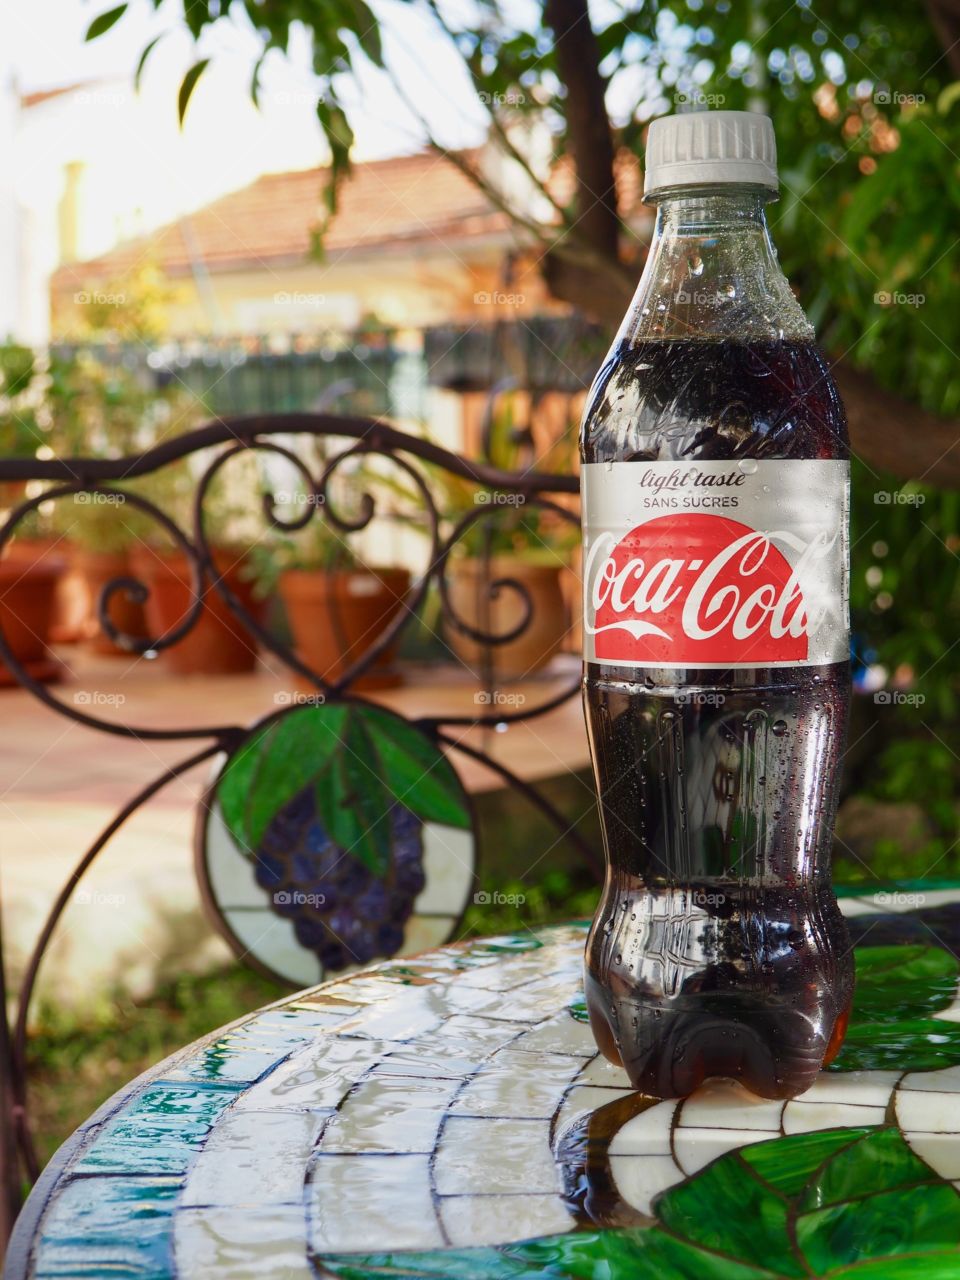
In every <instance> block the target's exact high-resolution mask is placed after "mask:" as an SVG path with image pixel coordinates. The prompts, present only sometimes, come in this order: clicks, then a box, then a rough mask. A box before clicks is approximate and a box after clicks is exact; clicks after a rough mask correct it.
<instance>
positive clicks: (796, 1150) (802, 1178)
mask: <svg viewBox="0 0 960 1280" xmlns="http://www.w3.org/2000/svg"><path fill="white" fill-rule="evenodd" d="M873 1132H874V1130H873V1129H872V1128H871V1129H827V1130H826V1131H824V1132H821V1133H798V1134H794V1135H792V1136H791V1137H789V1138H778V1139H777V1140H776V1141H775V1142H758V1143H755V1144H754V1145H753V1146H749V1147H744V1148H743V1149H742V1150H741V1152H740V1155H741V1157H742V1158H743V1159H744V1160H745V1161H746V1162H747V1164H748V1165H750V1167H751V1168H752V1169H754V1170H756V1172H757V1174H758V1175H759V1176H760V1177H761V1178H763V1180H764V1181H765V1182H768V1183H769V1184H770V1185H771V1186H772V1187H774V1188H775V1189H776V1190H777V1191H781V1192H782V1193H783V1194H784V1195H787V1196H795V1195H797V1194H798V1193H799V1192H800V1191H802V1190H803V1188H804V1186H805V1185H806V1183H807V1180H808V1179H809V1178H810V1177H811V1175H812V1174H813V1173H815V1172H816V1170H817V1169H818V1168H819V1167H820V1165H822V1164H823V1163H824V1161H825V1160H827V1159H828V1158H829V1157H830V1156H832V1155H833V1154H834V1152H836V1151H838V1150H839V1149H841V1148H843V1147H846V1146H849V1145H850V1143H851V1142H856V1140H857V1139H858V1138H861V1137H864V1136H865V1135H866V1134H869V1133H873Z"/></svg>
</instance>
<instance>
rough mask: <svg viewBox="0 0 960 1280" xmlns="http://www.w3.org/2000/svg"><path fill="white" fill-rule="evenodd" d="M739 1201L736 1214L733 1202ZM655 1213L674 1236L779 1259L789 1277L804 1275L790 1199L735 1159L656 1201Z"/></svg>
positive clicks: (758, 1261)
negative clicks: (791, 1220)
mask: <svg viewBox="0 0 960 1280" xmlns="http://www.w3.org/2000/svg"><path fill="white" fill-rule="evenodd" d="M732 1204H733V1205H736V1207H737V1211H736V1213H731V1212H730V1208H729V1207H730V1205H732ZM656 1212H657V1217H658V1218H659V1219H660V1221H661V1222H662V1223H663V1225H664V1226H665V1227H666V1228H667V1230H668V1231H671V1232H673V1233H674V1234H675V1235H678V1236H682V1237H683V1238H684V1239H685V1240H689V1241H691V1242H692V1243H694V1244H697V1245H701V1246H704V1247H706V1248H708V1249H711V1250H715V1251H718V1252H721V1253H725V1254H729V1255H730V1256H731V1257H733V1258H738V1259H741V1260H742V1261H743V1262H746V1263H751V1264H753V1265H756V1266H762V1265H763V1264H764V1263H768V1262H769V1261H770V1260H771V1259H777V1263H778V1268H779V1270H780V1272H781V1273H782V1274H783V1275H785V1276H803V1275H805V1274H806V1268H805V1267H804V1266H803V1264H802V1262H801V1261H800V1260H799V1259H798V1258H797V1257H796V1256H795V1255H794V1252H793V1247H792V1243H791V1240H790V1233H789V1229H788V1222H787V1202H786V1201H785V1200H784V1199H783V1198H782V1197H781V1196H779V1195H776V1194H775V1193H774V1192H773V1191H771V1190H770V1188H769V1187H767V1186H765V1185H764V1184H763V1183H761V1182H758V1181H757V1179H756V1178H753V1177H751V1176H750V1168H749V1166H747V1165H745V1164H744V1163H743V1162H742V1161H740V1160H736V1159H723V1160H717V1161H715V1162H714V1163H713V1164H711V1165H708V1166H707V1168H706V1169H704V1170H703V1172H702V1173H700V1174H698V1175H697V1176H696V1177H695V1178H691V1179H690V1181H689V1182H687V1183H685V1184H683V1185H682V1186H679V1187H676V1188H674V1189H673V1190H672V1191H668V1192H667V1193H666V1194H665V1195H663V1196H661V1197H660V1199H659V1200H658V1201H657V1204H656Z"/></svg>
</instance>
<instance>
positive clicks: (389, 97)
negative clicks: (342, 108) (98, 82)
mask: <svg viewBox="0 0 960 1280" xmlns="http://www.w3.org/2000/svg"><path fill="white" fill-rule="evenodd" d="M111 7H113V4H112V0H7V3H6V4H5V5H4V13H3V16H2V18H0V23H2V27H0V31H2V36H3V40H2V46H0V47H2V49H3V50H4V52H3V54H0V57H2V60H3V63H4V64H5V65H4V68H3V69H4V72H5V74H6V75H8V76H9V74H10V73H11V72H12V73H13V74H14V75H15V76H16V79H17V83H18V86H19V88H20V90H21V91H23V92H32V91H34V90H38V89H48V88H55V87H58V86H60V85H65V84H72V83H76V82H78V81H87V80H95V79H97V78H108V79H113V78H115V77H121V78H128V79H129V78H132V76H133V72H134V69H135V67H136V64H137V61H138V59H139V56H140V53H141V50H142V49H143V48H144V47H145V46H146V44H147V43H148V42H149V41H150V40H151V39H152V38H153V36H154V35H156V34H157V33H158V32H160V31H164V30H167V31H169V30H171V29H172V34H170V35H169V36H167V37H166V38H165V39H164V40H163V41H162V42H161V43H160V44H159V45H158V46H157V48H156V49H155V50H154V51H153V53H152V55H151V59H150V62H149V64H148V69H147V73H146V75H145V76H144V80H143V92H144V94H145V95H146V96H148V97H149V99H150V100H151V101H152V102H154V103H155V104H156V109H157V110H158V111H162V110H165V109H166V110H169V112H171V113H175V111H176V94H177V88H178V86H179V83H180V79H181V77H182V75H183V73H184V71H185V70H186V69H187V68H188V67H189V66H190V65H191V63H192V62H193V61H195V60H196V58H197V57H198V56H204V57H206V56H210V55H212V56H213V59H214V61H213V63H212V65H211V66H210V67H209V68H208V69H207V72H206V74H205V75H204V76H203V78H202V79H201V81H200V83H199V85H198V87H197V90H196V93H195V95H194V100H193V103H192V105H191V111H190V113H189V114H188V118H187V121H186V124H185V129H186V130H187V131H189V130H190V128H191V126H192V125H194V127H200V126H199V125H195V124H194V119H192V117H196V118H199V117H208V118H212V117H216V119H218V120H219V123H220V125H221V128H222V133H223V136H224V138H225V140H227V141H228V142H229V141H230V140H231V139H235V137H236V132H237V128H238V124H239V123H240V122H241V121H243V122H247V120H246V113H245V112H244V108H245V107H246V105H247V101H248V98H249V88H250V78H251V71H252V68H253V64H254V62H255V60H256V57H257V55H258V52H259V43H258V40H257V38H256V36H255V34H254V32H253V31H252V29H251V28H250V27H249V26H248V25H247V24H246V21H245V19H243V18H242V17H241V19H240V20H239V21H238V20H231V21H230V22H224V23H221V24H219V26H218V28H217V29H216V30H215V32H214V33H208V35H207V36H205V38H204V41H203V43H202V44H201V46H200V50H199V54H198V52H197V50H196V48H195V46H194V44H193V41H192V39H191V37H190V35H189V33H188V32H187V31H186V29H185V28H184V26H183V24H182V21H179V14H180V13H181V5H180V3H179V0H166V3H164V4H163V5H162V6H161V8H160V11H159V13H155V12H154V10H153V4H152V2H151V0H132V3H131V4H130V8H129V10H128V12H127V13H126V14H125V15H124V17H123V18H122V19H121V20H120V21H119V22H118V23H117V24H116V25H115V26H114V27H113V28H112V29H111V30H110V31H109V32H108V33H107V34H106V35H105V36H101V37H100V38H99V39H97V40H95V41H92V42H91V43H90V44H87V43H85V41H84V34H85V32H86V29H87V27H88V26H89V24H90V21H91V20H92V19H93V18H94V17H95V16H97V14H99V13H102V12H104V11H105V10H107V9H109V8H111ZM377 11H378V13H379V14H380V15H381V16H382V18H383V20H384V36H385V43H386V47H387V50H388V55H389V57H390V60H391V63H392V65H393V66H394V67H395V68H396V70H397V72H398V73H399V74H400V75H401V76H402V77H403V82H404V84H405V86H406V87H407V91H408V92H409V93H410V94H411V96H412V98H413V100H414V101H416V102H417V103H418V108H419V109H422V110H423V111H424V112H425V114H426V115H427V116H428V118H430V120H431V124H432V126H433V127H434V128H435V130H436V131H437V132H439V133H440V134H441V135H442V136H443V140H444V141H445V142H448V143H451V144H454V145H465V144H470V143H474V142H476V141H477V140H478V139H479V137H480V136H481V135H482V132H483V125H484V113H483V111H482V110H481V109H480V107H479V104H477V103H476V101H475V100H474V99H473V95H472V93H471V90H470V86H469V83H468V81H467V79H466V76H465V74H464V73H463V70H462V68H461V67H460V66H459V62H458V59H457V58H456V56H455V55H454V54H453V53H452V52H451V51H450V49H449V48H448V47H447V45H446V43H445V41H444V40H443V39H442V38H441V37H440V36H438V35H437V33H436V31H435V28H434V24H433V22H432V21H431V19H430V18H429V17H428V16H427V14H426V11H425V9H424V8H418V7H416V6H413V5H409V4H402V5H401V4H400V3H398V0H379V3H377ZM261 82H262V84H263V92H262V95H261V103H262V110H263V113H264V114H265V115H266V116H267V117H272V123H273V124H275V125H276V126H277V127H278V129H279V131H280V133H282V134H286V135H289V136H288V137H286V138H283V139H280V138H279V137H278V134H277V132H276V131H275V130H273V129H271V130H270V132H271V133H272V134H273V137H274V138H275V139H276V140H277V141H279V142H281V150H283V151H286V150H287V148H288V145H289V141H290V136H292V137H293V138H295V139H296V140H297V146H298V147H300V148H301V149H302V152H301V153H302V161H301V163H302V165H303V166H309V165H314V164H317V163H319V162H321V161H322V159H323V147H322V142H321V140H320V139H321V135H320V131H319V128H318V126H317V125H316V122H315V119H314V110H313V104H314V101H315V96H314V94H313V93H312V92H311V90H312V84H311V76H310V74H309V62H308V58H307V51H306V47H305V42H304V44H303V46H302V47H300V48H299V49H297V50H296V51H295V52H294V55H293V57H292V58H291V59H290V60H289V61H288V60H286V59H284V57H283V56H282V55H281V54H279V53H273V54H271V55H270V57H269V58H268V59H267V60H266V62H265V64H264V68H263V72H262V76H261ZM358 92H359V99H358V105H359V107H360V109H359V111H358V112H357V113H356V118H355V124H356V127H357V145H356V150H355V155H356V157H357V158H358V159H366V158H373V157H377V156H384V155H391V154H397V153H401V152H408V151H411V150H415V149H416V148H417V146H418V145H419V140H420V131H419V129H418V126H417V122H416V120H415V119H414V118H413V116H412V115H411V114H410V112H409V111H408V110H407V109H406V108H405V107H404V105H403V102H402V101H401V99H400V98H399V96H398V95H397V94H396V92H395V91H394V90H393V88H392V86H391V85H390V83H389V81H388V79H387V77H386V76H383V75H380V74H376V73H373V74H370V75H368V76H366V77H365V78H364V82H363V84H362V85H361V86H359V91H358ZM274 167H278V166H274Z"/></svg>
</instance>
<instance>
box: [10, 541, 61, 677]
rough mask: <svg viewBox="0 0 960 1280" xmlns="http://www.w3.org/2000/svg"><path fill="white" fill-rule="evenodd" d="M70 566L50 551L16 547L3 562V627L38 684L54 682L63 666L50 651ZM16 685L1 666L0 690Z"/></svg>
mask: <svg viewBox="0 0 960 1280" xmlns="http://www.w3.org/2000/svg"><path fill="white" fill-rule="evenodd" d="M66 568H67V562H66V560H65V559H64V558H63V557H62V556H57V555H54V554H53V553H52V552H51V551H50V550H49V548H41V549H39V551H38V550H37V549H36V548H31V547H30V546H29V544H27V545H23V544H19V545H18V544H16V543H14V545H13V547H12V548H11V551H10V554H9V555H7V556H6V557H5V558H4V559H3V560H0V625H2V627H3V633H4V635H5V637H6V639H7V643H8V644H9V645H10V647H11V649H12V650H13V655H14V657H15V658H16V659H17V660H18V661H19V662H21V663H22V664H23V666H24V667H26V669H27V671H28V672H29V674H30V675H32V676H33V677H34V678H35V679H37V680H55V679H57V678H58V677H59V675H60V664H59V663H58V662H57V661H56V659H55V658H54V657H53V655H52V654H51V653H50V650H49V649H48V647H47V645H48V641H49V639H50V627H51V624H52V622H53V618H54V609H55V598H56V590H57V582H58V581H59V579H60V577H61V575H62V574H63V573H64V572H65V571H66ZM13 684H16V679H15V677H14V675H13V673H12V672H11V671H10V670H9V669H8V668H7V667H6V666H5V665H4V664H3V663H2V662H0V686H7V685H13Z"/></svg>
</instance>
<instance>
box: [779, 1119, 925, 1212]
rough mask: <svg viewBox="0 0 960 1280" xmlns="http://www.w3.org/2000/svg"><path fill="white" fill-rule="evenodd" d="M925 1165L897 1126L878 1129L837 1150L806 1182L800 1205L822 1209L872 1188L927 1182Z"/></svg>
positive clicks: (885, 1188)
mask: <svg viewBox="0 0 960 1280" xmlns="http://www.w3.org/2000/svg"><path fill="white" fill-rule="evenodd" d="M933 1178H934V1175H933V1173H932V1171H931V1169H930V1167H929V1165H926V1164H924V1162H923V1161H922V1160H921V1159H920V1158H919V1157H918V1156H915V1155H914V1154H913V1152H912V1151H911V1150H910V1148H909V1146H908V1145H907V1143H906V1141H905V1140H904V1138H903V1135H902V1134H901V1133H900V1131H899V1130H898V1129H894V1128H892V1127H891V1128H889V1129H880V1130H879V1131H878V1132H875V1133H870V1134H868V1135H867V1136H866V1137H865V1138H862V1139H860V1141H858V1142H854V1143H851V1145H850V1146H848V1147H846V1148H844V1150H843V1151H839V1152H837V1154H836V1155H834V1157H833V1159H832V1160H830V1161H829V1163H827V1164H825V1165H824V1167H823V1169H822V1170H821V1172H820V1174H819V1175H818V1176H817V1177H816V1178H814V1179H813V1180H812V1181H811V1182H810V1184H809V1185H808V1186H807V1188H806V1191H805V1193H804V1195H803V1198H802V1199H801V1201H800V1208H801V1209H804V1210H808V1209H809V1210H813V1209H823V1208H826V1207H827V1206H828V1205H832V1204H837V1203H838V1202H839V1201H841V1200H852V1199H854V1198H855V1197H857V1196H863V1195H867V1194H868V1193H869V1192H871V1191H874V1190H883V1191H890V1190H893V1189H894V1188H895V1187H906V1186H912V1185H914V1184H915V1183H918V1182H930V1181H931V1180H932V1179H933Z"/></svg>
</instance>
